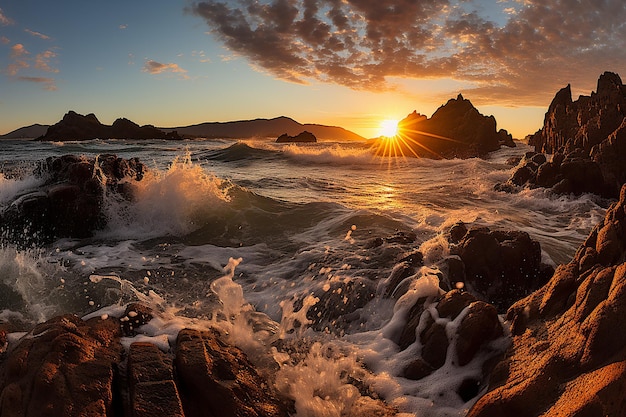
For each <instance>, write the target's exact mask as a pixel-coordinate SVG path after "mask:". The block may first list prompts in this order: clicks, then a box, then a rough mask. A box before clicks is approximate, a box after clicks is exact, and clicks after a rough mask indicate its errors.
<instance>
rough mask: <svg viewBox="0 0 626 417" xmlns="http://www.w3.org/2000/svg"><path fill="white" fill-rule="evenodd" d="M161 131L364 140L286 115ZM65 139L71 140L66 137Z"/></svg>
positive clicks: (36, 133)
mask: <svg viewBox="0 0 626 417" xmlns="http://www.w3.org/2000/svg"><path fill="white" fill-rule="evenodd" d="M50 126H52V125H43V124H38V123H37V124H33V125H30V126H24V127H21V128H18V129H15V130H13V131H11V132H8V133H6V134H4V135H0V139H33V138H38V137H41V136H44V135H45V134H46V132H47V130H48V128H49V127H50ZM159 129H160V130H162V131H164V132H168V133H169V132H173V131H177V132H178V134H179V135H180V136H183V137H187V138H193V137H205V138H228V139H248V138H254V137H259V138H264V137H271V138H274V139H275V138H277V137H278V136H280V135H282V134H284V133H286V134H288V135H291V136H294V135H297V134H299V133H301V132H302V131H305V130H307V131H309V132H311V133H313V134H314V135H315V136H316V137H317V138H319V139H322V140H331V139H340V140H359V141H360V140H365V139H366V138H364V137H363V136H361V135H358V134H357V133H354V132H352V131H350V130H348V129H345V128H343V127H340V126H328V125H322V124H314V123H305V124H302V123H299V122H297V121H295V120H294V119H292V118H290V117H287V116H278V117H274V118H271V119H266V118H256V119H249V120H232V121H226V122H202V123H197V124H192V125H187V126H179V127H161V128H159ZM68 140H72V139H70V138H68Z"/></svg>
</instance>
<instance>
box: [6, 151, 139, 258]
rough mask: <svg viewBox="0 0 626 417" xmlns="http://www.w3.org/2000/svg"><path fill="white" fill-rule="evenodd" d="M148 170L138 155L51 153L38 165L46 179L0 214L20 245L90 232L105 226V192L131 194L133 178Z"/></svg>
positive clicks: (11, 238) (38, 172) (127, 196)
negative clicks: (62, 154) (60, 154)
mask: <svg viewBox="0 0 626 417" xmlns="http://www.w3.org/2000/svg"><path fill="white" fill-rule="evenodd" d="M144 171H145V167H144V165H143V164H142V163H141V162H139V160H138V159H137V158H132V159H129V160H126V159H122V158H118V157H117V156H115V155H111V154H105V155H99V156H98V157H96V158H92V159H89V158H83V157H78V156H75V155H64V156H60V157H49V158H47V159H46V160H44V161H42V162H41V163H40V165H39V166H38V167H37V169H36V170H35V175H36V176H38V177H40V178H41V179H42V180H43V181H44V183H43V185H41V186H40V187H39V188H38V189H37V190H30V191H27V192H26V193H25V194H22V195H19V196H17V197H16V199H15V200H14V201H12V202H10V204H8V205H7V206H6V207H5V209H4V211H3V212H2V213H0V219H1V220H2V221H1V224H2V231H3V234H4V236H5V238H6V239H8V240H9V241H10V242H11V243H14V244H17V245H18V246H29V245H31V244H33V243H35V244H38V245H40V244H46V243H50V242H52V241H53V240H55V239H57V238H62V237H72V238H86V237H90V236H91V235H92V233H93V232H94V231H95V230H98V229H101V228H103V227H104V226H105V225H106V216H105V215H104V213H103V201H104V194H105V193H107V195H108V196H109V198H116V197H117V198H119V199H121V200H130V199H132V198H133V188H132V187H133V185H132V183H133V182H136V181H140V180H141V179H142V178H143V175H144Z"/></svg>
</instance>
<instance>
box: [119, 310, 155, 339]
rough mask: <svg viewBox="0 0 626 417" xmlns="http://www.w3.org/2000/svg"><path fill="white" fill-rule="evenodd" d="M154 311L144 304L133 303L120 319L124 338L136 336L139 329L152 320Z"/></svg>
mask: <svg viewBox="0 0 626 417" xmlns="http://www.w3.org/2000/svg"><path fill="white" fill-rule="evenodd" d="M152 318H153V315H152V309H151V308H150V307H148V306H146V305H144V304H140V303H131V304H129V305H128V306H127V307H126V310H125V311H124V315H123V316H122V317H121V318H120V328H121V330H122V334H123V335H124V336H134V335H136V334H137V330H138V329H139V327H141V326H143V325H144V324H146V323H148V322H149V321H150V320H152Z"/></svg>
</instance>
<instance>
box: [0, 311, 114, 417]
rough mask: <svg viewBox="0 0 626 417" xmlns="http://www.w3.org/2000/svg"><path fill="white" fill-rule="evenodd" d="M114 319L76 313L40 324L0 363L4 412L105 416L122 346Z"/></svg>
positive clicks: (109, 411)
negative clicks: (88, 317) (81, 316)
mask: <svg viewBox="0 0 626 417" xmlns="http://www.w3.org/2000/svg"><path fill="white" fill-rule="evenodd" d="M119 336H120V329H119V323H118V322H117V321H116V320H114V319H109V320H101V319H100V318H96V319H92V320H91V321H88V322H85V321H83V320H81V319H80V318H78V317H76V316H72V315H66V316H60V317H57V318H55V319H52V320H50V321H48V322H46V323H42V324H40V325H38V326H36V327H35V328H34V329H33V330H32V331H31V332H30V333H29V334H28V335H27V336H26V337H23V338H22V339H21V341H20V342H19V343H18V344H17V346H15V347H14V348H13V349H11V350H10V353H9V354H8V357H7V358H6V359H5V360H4V361H3V362H2V364H1V366H0V376H1V377H0V392H1V394H0V415H2V416H15V417H18V416H20V417H22V416H23V417H30V416H32V417H35V416H47V417H55V416H59V417H61V416H85V417H106V416H110V415H113V414H115V413H116V410H118V412H119V411H121V408H119V407H120V406H121V404H118V403H116V401H118V400H119V398H120V397H119V393H117V392H115V380H116V379H117V366H118V364H119V363H120V362H121V360H122V355H123V352H124V348H123V347H122V345H121V344H120V341H119Z"/></svg>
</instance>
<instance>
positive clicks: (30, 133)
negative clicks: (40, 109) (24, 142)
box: [0, 124, 50, 139]
mask: <svg viewBox="0 0 626 417" xmlns="http://www.w3.org/2000/svg"><path fill="white" fill-rule="evenodd" d="M48 127H50V126H49V125H40V124H34V125H30V126H25V127H20V128H19V129H16V130H14V131H12V132H9V133H7V134H5V135H0V139H34V138H38V137H39V136H42V135H44V134H45V133H46V131H47V130H48Z"/></svg>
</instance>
